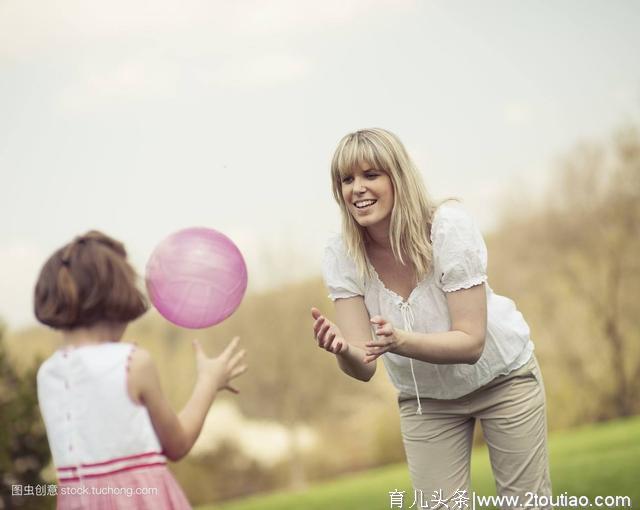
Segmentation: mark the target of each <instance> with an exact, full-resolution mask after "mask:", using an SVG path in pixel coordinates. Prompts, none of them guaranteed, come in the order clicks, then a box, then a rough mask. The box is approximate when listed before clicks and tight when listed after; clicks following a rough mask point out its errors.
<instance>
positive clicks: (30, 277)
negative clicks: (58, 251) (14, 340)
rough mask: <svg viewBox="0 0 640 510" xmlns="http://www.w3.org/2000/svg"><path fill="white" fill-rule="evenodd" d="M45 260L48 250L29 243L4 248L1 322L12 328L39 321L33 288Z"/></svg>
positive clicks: (0, 272)
mask: <svg viewBox="0 0 640 510" xmlns="http://www.w3.org/2000/svg"><path fill="white" fill-rule="evenodd" d="M45 258H46V254H45V252H44V249H43V248H42V247H40V246H38V245H36V244H33V243H30V242H28V241H20V242H12V243H9V244H5V245H0V282H2V292H0V319H3V320H8V321H10V322H9V324H8V326H9V327H10V328H12V329H14V328H16V327H20V326H23V325H25V324H30V323H33V322H34V321H35V319H34V317H33V287H34V285H35V283H36V279H37V277H38V272H39V271H40V267H41V266H42V264H43V263H44V260H45Z"/></svg>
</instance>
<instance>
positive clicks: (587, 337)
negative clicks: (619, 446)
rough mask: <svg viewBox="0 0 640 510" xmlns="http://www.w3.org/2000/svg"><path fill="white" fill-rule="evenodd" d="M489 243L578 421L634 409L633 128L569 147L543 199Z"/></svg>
mask: <svg viewBox="0 0 640 510" xmlns="http://www.w3.org/2000/svg"><path fill="white" fill-rule="evenodd" d="M495 242H496V243H498V244H500V249H501V250H503V249H504V250H506V251H507V254H506V255H504V258H503V260H502V262H503V264H505V265H507V266H509V267H511V268H514V267H517V269H518V271H517V273H518V274H514V275H513V276H512V277H511V282H510V283H511V284H513V285H514V286H515V287H518V288H519V294H520V295H521V296H522V301H524V303H525V304H526V306H527V307H528V308H529V310H530V311H531V312H532V313H531V315H527V317H528V318H529V319H531V318H532V317H531V316H533V318H532V323H533V324H532V325H533V326H534V327H533V329H534V330H537V331H538V332H540V331H542V332H543V334H544V335H545V336H547V337H548V339H549V341H550V343H552V346H553V349H552V350H553V352H554V357H555V358H556V359H558V360H559V364H561V365H562V367H563V370H562V371H558V373H562V374H563V377H565V383H566V384H565V387H566V388H570V392H571V397H570V398H572V399H578V401H579V402H580V406H581V411H580V413H579V414H578V416H577V417H579V418H581V419H582V420H584V419H595V420H603V419H609V418H613V417H618V416H629V415H631V414H635V413H637V412H640V392H639V391H638V389H640V382H639V381H640V305H639V304H638V301H637V297H638V295H640V256H639V254H640V134H639V132H638V130H637V129H635V128H627V129H624V130H622V131H620V132H619V133H617V134H616V136H615V137H614V139H613V142H612V143H611V144H610V145H608V146H601V145H597V144H593V143H591V144H582V145H579V146H577V147H576V148H575V150H573V151H572V153H570V154H569V156H568V157H566V158H565V159H564V160H563V161H562V163H561V165H560V167H559V169H558V171H557V173H556V176H555V179H554V180H553V181H552V184H551V186H550V188H549V190H548V194H547V201H546V203H545V204H544V205H543V206H542V207H538V208H534V209H532V210H528V211H520V212H519V213H518V214H514V215H513V216H512V218H511V219H509V220H506V221H505V222H504V224H503V227H502V229H501V231H500V232H499V233H498V234H497V235H496V236H495ZM505 258H506V259H508V260H505ZM502 282H503V284H507V285H509V277H507V276H506V275H505V276H503V277H502Z"/></svg>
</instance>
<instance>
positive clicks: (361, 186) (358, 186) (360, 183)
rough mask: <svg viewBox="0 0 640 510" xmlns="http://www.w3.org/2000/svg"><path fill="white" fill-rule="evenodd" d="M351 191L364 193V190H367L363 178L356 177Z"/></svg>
mask: <svg viewBox="0 0 640 510" xmlns="http://www.w3.org/2000/svg"><path fill="white" fill-rule="evenodd" d="M353 191H354V192H356V193H364V192H365V191H367V187H366V185H365V182H364V180H362V179H358V178H356V180H355V182H354V183H353Z"/></svg>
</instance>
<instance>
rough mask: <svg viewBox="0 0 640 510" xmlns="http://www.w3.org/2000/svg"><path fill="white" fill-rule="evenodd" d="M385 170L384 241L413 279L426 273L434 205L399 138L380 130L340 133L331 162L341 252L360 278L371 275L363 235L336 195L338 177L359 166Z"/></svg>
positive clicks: (429, 265) (429, 264)
mask: <svg viewBox="0 0 640 510" xmlns="http://www.w3.org/2000/svg"><path fill="white" fill-rule="evenodd" d="M365 163H366V164H368V165H370V166H372V167H373V168H375V169H376V170H379V171H382V172H385V173H386V174H387V175H388V176H389V178H390V179H391V183H392V185H393V193H394V201H393V209H392V210H391V224H390V227H389V239H390V242H391V250H392V251H393V255H394V257H395V259H396V260H397V261H399V262H400V263H402V264H409V265H411V266H412V267H413V268H414V269H415V271H416V277H417V279H418V281H420V280H422V279H423V278H424V277H425V276H427V274H428V273H429V272H430V271H431V269H432V248H431V241H430V235H431V224H432V221H433V215H434V213H435V210H436V208H437V206H438V205H439V203H435V202H434V201H433V200H432V199H431V197H430V196H429V194H428V193H427V190H426V188H425V186H424V183H423V181H422V176H421V175H420V172H419V171H418V169H417V167H416V166H415V164H414V163H413V161H412V160H411V158H410V157H409V155H408V153H407V151H406V149H405V147H404V145H403V144H402V142H401V141H400V139H399V138H398V137H397V136H396V135H395V134H393V133H391V132H390V131H387V130H385V129H380V128H372V129H361V130H360V131H356V132H354V133H349V134H347V135H345V136H344V137H343V138H342V140H340V142H339V143H338V147H337V148H336V150H335V153H334V155H333V159H332V161H331V184H332V189H333V196H334V198H335V200H336V202H338V205H339V206H340V212H341V213H342V235H343V239H344V241H345V244H346V246H347V252H348V254H349V256H350V257H352V258H353V259H354V261H355V263H356V267H357V268H358V272H359V273H360V275H361V276H365V275H366V276H368V277H372V271H371V269H370V267H369V263H368V257H367V252H366V244H367V240H368V237H367V233H366V230H365V229H364V228H362V227H361V226H360V225H359V224H358V222H357V221H356V220H355V219H354V218H353V216H352V215H351V213H350V212H349V209H348V208H347V205H346V204H345V202H344V198H343V197H342V179H343V177H344V176H345V175H347V174H350V173H352V172H353V171H354V169H355V168H357V167H358V166H361V165H362V164H365Z"/></svg>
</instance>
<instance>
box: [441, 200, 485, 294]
mask: <svg viewBox="0 0 640 510" xmlns="http://www.w3.org/2000/svg"><path fill="white" fill-rule="evenodd" d="M432 231H433V233H432V243H433V260H434V271H435V276H436V279H437V281H438V284H439V286H440V287H441V288H442V290H443V291H444V292H453V291H456V290H460V289H468V288H471V287H473V286H475V285H480V284H481V283H484V282H486V281H487V247H486V245H485V243H484V239H483V238H482V234H481V233H480V230H479V229H478V227H477V226H476V224H475V222H474V221H473V219H472V218H471V217H470V216H469V215H468V214H467V213H466V212H465V211H464V210H462V209H460V208H459V207H456V206H443V207H442V209H441V210H438V212H437V213H436V218H435V219H434V223H433V229H432Z"/></svg>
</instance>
